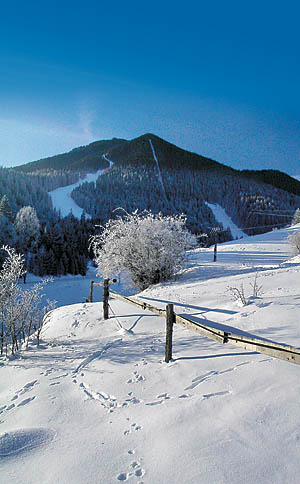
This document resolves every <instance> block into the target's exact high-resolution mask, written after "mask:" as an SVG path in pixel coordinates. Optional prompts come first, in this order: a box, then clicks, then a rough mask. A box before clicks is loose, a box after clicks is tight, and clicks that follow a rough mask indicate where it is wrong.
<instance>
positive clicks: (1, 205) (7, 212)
mask: <svg viewBox="0 0 300 484" xmlns="http://www.w3.org/2000/svg"><path fill="white" fill-rule="evenodd" d="M0 214H1V215H4V216H5V217H6V218H8V220H9V221H10V222H12V221H13V215H12V209H11V206H10V203H9V201H8V198H7V196H6V195H3V197H2V198H1V200H0Z"/></svg>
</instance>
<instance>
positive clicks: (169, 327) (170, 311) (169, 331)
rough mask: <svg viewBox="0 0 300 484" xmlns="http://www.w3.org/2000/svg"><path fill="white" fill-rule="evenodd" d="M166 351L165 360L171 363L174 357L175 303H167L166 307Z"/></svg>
mask: <svg viewBox="0 0 300 484" xmlns="http://www.w3.org/2000/svg"><path fill="white" fill-rule="evenodd" d="M166 310H167V314H166V352H165V362H166V363H169V361H170V360H171V359H172V339H173V324H174V323H175V313H174V306H173V304H167V307H166Z"/></svg>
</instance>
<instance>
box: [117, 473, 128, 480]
mask: <svg viewBox="0 0 300 484" xmlns="http://www.w3.org/2000/svg"><path fill="white" fill-rule="evenodd" d="M117 479H118V481H127V479H128V475H127V474H126V472H121V474H119V475H118V476H117Z"/></svg>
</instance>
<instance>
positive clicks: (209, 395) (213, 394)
mask: <svg viewBox="0 0 300 484" xmlns="http://www.w3.org/2000/svg"><path fill="white" fill-rule="evenodd" d="M229 393H230V392H228V391H224V392H215V393H207V394H206V395H202V398H203V400H207V399H208V398H211V397H220V396H222V395H228V394H229Z"/></svg>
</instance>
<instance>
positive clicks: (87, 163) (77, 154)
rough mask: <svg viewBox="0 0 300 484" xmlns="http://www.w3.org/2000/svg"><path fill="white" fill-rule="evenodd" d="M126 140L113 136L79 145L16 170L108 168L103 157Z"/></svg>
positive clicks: (85, 171)
mask: <svg viewBox="0 0 300 484" xmlns="http://www.w3.org/2000/svg"><path fill="white" fill-rule="evenodd" d="M126 143H127V141H126V140H122V139H117V138H113V139H111V140H102V141H95V142H94V143H90V144H89V145H86V146H79V148H74V149H73V150H72V151H69V152H68V153H63V154H60V155H55V156H50V157H49V158H43V159H41V160H37V161H32V162H30V163H26V164H24V165H20V166H17V167H16V168H15V170H17V171H22V172H24V173H32V172H41V171H43V170H49V169H50V170H71V171H75V172H76V173H79V172H80V173H87V172H92V171H97V170H100V169H101V168H107V167H108V163H107V162H106V161H105V160H104V159H103V158H102V155H103V154H105V153H106V152H107V151H108V150H110V149H111V148H113V147H116V146H119V145H120V144H126Z"/></svg>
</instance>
